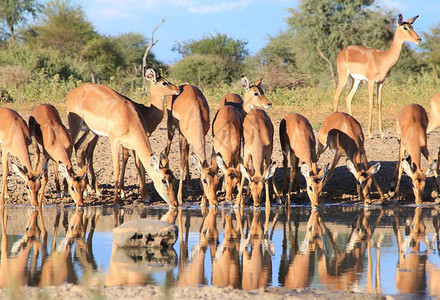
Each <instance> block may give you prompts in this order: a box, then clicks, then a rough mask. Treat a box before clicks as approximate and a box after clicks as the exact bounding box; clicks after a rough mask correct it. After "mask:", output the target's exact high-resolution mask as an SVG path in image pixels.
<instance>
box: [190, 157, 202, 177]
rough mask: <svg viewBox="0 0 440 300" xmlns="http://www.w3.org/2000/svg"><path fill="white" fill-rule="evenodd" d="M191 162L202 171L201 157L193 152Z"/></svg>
mask: <svg viewBox="0 0 440 300" xmlns="http://www.w3.org/2000/svg"><path fill="white" fill-rule="evenodd" d="M191 163H192V164H193V165H194V167H196V169H197V170H199V172H200V173H201V172H202V163H201V162H200V159H199V158H198V157H197V156H196V155H195V154H194V153H193V154H192V155H191Z"/></svg>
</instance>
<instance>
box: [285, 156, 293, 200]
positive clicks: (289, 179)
mask: <svg viewBox="0 0 440 300" xmlns="http://www.w3.org/2000/svg"><path fill="white" fill-rule="evenodd" d="M291 173H292V172H291ZM290 178H292V176H290ZM290 178H289V181H290ZM286 186H287V153H286V152H285V151H283V195H284V197H286V193H287V190H286ZM289 202H290V195H289ZM286 203H287V202H286Z"/></svg>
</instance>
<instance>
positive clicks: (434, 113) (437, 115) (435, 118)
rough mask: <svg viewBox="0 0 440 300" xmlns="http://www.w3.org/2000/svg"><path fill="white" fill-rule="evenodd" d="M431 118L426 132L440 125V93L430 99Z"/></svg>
mask: <svg viewBox="0 0 440 300" xmlns="http://www.w3.org/2000/svg"><path fill="white" fill-rule="evenodd" d="M429 108H430V113H431V115H430V118H429V123H428V128H427V129H426V133H427V134H428V133H430V132H431V131H434V130H436V129H437V128H438V127H439V126H440V93H437V94H435V95H434V96H432V98H431V99H430V100H429Z"/></svg>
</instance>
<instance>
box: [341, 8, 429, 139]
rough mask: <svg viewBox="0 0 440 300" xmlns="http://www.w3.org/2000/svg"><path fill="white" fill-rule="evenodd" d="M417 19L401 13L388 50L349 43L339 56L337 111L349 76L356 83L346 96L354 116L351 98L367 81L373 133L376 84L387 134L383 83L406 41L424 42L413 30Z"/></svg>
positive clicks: (378, 101) (370, 125)
mask: <svg viewBox="0 0 440 300" xmlns="http://www.w3.org/2000/svg"><path fill="white" fill-rule="evenodd" d="M417 18H418V16H415V17H413V18H411V19H408V20H406V21H403V18H402V15H399V17H398V20H397V24H396V30H395V32H394V39H393V42H392V43H391V46H390V48H389V49H388V50H386V51H383V50H379V49H375V48H367V47H363V46H349V47H347V48H345V49H343V50H341V51H340V52H339V54H338V57H337V66H338V86H337V88H336V91H335V95H334V98H333V102H334V110H335V111H337V110H338V102H339V96H340V95H341V91H342V89H343V88H344V85H345V84H346V82H347V79H348V77H351V78H353V85H352V87H351V90H350V93H349V94H348V96H347V100H346V101H347V109H348V113H349V114H350V115H351V114H352V110H351V100H352V99H353V96H354V94H355V93H356V90H357V88H358V87H359V83H360V82H361V81H362V80H366V81H368V99H369V102H370V115H369V118H368V134H369V136H372V130H371V127H372V120H373V108H374V83H377V103H378V108H379V131H380V134H381V135H382V137H383V136H384V133H383V128H382V85H383V83H384V81H385V78H386V77H387V76H388V74H389V73H390V70H391V68H392V67H393V66H394V65H395V64H396V63H397V60H398V59H399V56H400V52H401V51H402V46H403V43H404V42H405V41H408V42H414V43H416V44H418V43H420V42H421V40H422V39H421V38H420V37H419V36H418V35H417V33H416V32H415V31H414V29H413V27H412V24H413V23H414V21H415V20H416V19H417Z"/></svg>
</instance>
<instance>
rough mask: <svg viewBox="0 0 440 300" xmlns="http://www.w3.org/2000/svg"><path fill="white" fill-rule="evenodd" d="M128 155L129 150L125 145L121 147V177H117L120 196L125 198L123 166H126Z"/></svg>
mask: <svg viewBox="0 0 440 300" xmlns="http://www.w3.org/2000/svg"><path fill="white" fill-rule="evenodd" d="M129 156H130V152H129V150H128V149H127V148H125V147H122V162H121V177H120V179H119V184H120V190H121V191H120V194H121V198H125V192H124V181H125V168H126V167H127V161H128V157H129ZM136 167H137V166H136Z"/></svg>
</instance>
